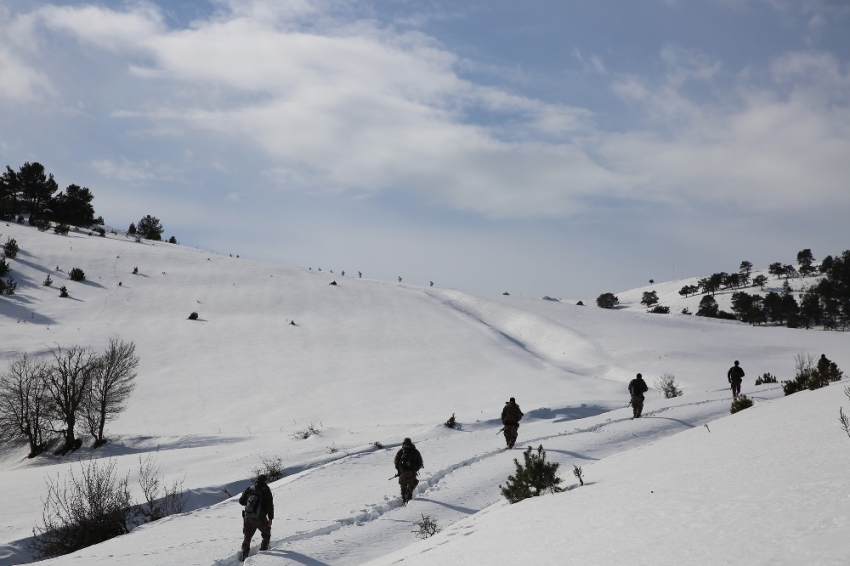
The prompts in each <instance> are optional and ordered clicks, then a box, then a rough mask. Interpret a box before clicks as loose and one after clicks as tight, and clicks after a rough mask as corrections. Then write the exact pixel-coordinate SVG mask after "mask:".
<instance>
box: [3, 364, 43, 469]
mask: <svg viewBox="0 0 850 566" xmlns="http://www.w3.org/2000/svg"><path fill="white" fill-rule="evenodd" d="M47 372H48V368H47V366H46V364H44V363H43V362H37V361H35V360H33V359H32V358H30V357H29V356H28V355H27V354H23V355H22V356H21V357H19V358H17V359H16V360H14V361H12V363H11V364H10V365H9V369H8V370H7V371H6V373H4V374H3V375H2V376H0V439H2V440H7V441H18V440H26V441H27V442H28V443H29V447H30V453H29V457H30V458H33V457H35V456H37V455H38V454H40V453H41V452H42V451H44V449H45V448H46V446H47V442H48V440H49V439H48V435H49V433H50V414H49V413H50V407H49V402H48V398H47V391H46V375H47Z"/></svg>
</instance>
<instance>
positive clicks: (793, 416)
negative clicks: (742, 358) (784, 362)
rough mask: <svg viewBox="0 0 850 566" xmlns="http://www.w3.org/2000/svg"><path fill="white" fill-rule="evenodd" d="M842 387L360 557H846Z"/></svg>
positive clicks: (622, 459)
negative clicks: (423, 538)
mask: <svg viewBox="0 0 850 566" xmlns="http://www.w3.org/2000/svg"><path fill="white" fill-rule="evenodd" d="M844 385H846V382H844V383H841V384H834V385H832V386H831V387H827V388H825V389H822V390H818V391H815V392H808V391H807V392H803V393H799V394H796V395H793V396H791V397H788V398H784V399H778V400H775V401H772V402H769V403H758V404H757V405H756V406H755V407H753V408H752V409H748V410H746V411H743V412H741V413H738V414H736V415H733V416H730V417H727V418H722V419H718V420H715V421H713V422H712V423H711V424H710V425H709V428H710V430H709V428H705V427H701V426H698V427H694V428H690V429H689V430H686V431H684V432H682V433H681V434H676V435H673V436H670V437H669V438H665V439H664V440H663V441H660V442H655V443H651V444H647V445H644V446H641V447H638V448H636V449H633V450H629V451H624V452H621V453H619V454H615V455H612V456H610V457H608V458H605V459H603V460H601V461H599V462H595V463H594V464H593V465H592V466H590V467H588V469H587V470H586V475H587V476H588V480H589V481H587V482H586V484H585V486H584V487H581V488H575V487H574V488H573V489H570V490H569V491H567V492H566V493H562V494H557V495H551V496H546V497H541V498H535V499H533V500H527V501H524V502H521V503H519V504H516V505H512V506H511V505H506V504H504V503H498V504H496V506H495V507H494V509H492V511H491V512H489V513H486V514H485V513H482V514H479V515H475V516H473V517H471V518H468V519H465V520H463V521H459V522H458V523H455V524H454V525H453V526H452V527H451V528H449V529H447V530H446V531H445V532H444V533H440V534H438V535H437V536H435V537H432V538H430V539H428V540H427V541H424V542H420V543H417V544H415V545H411V546H409V547H407V548H405V549H403V550H401V551H398V552H396V553H393V554H391V555H388V556H385V557H383V558H381V559H379V560H376V561H374V562H370V563H369V564H370V566H383V565H390V564H404V565H405V566H408V565H409V566H417V565H426V564H427V565H432V564H447V563H452V564H457V565H461V566H463V565H473V564H496V565H500V564H505V565H507V564H552V563H557V564H599V565H602V566H605V565H615V564H626V563H628V564H671V565H673V564H789V565H790V564H823V565H828V564H844V563H846V559H847V554H848V550H850V544H849V543H848V542H847V537H846V532H847V528H848V526H850V498H848V497H847V496H846V483H847V482H846V478H847V470H848V465H850V439H848V438H847V435H845V434H844V432H843V431H842V430H841V429H840V428H839V427H838V424H837V419H836V417H837V414H838V407H839V406H841V405H845V406H846V405H847V404H848V400H847V398H846V397H845V395H844V391H843V386H844ZM642 424H643V423H642Z"/></svg>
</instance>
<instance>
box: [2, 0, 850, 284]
mask: <svg viewBox="0 0 850 566" xmlns="http://www.w3.org/2000/svg"><path fill="white" fill-rule="evenodd" d="M0 161H2V163H0V165H6V164H8V165H11V166H12V167H14V168H16V167H18V166H20V165H21V164H22V163H23V162H25V161H40V162H41V163H43V164H44V165H45V166H46V167H47V169H48V170H49V171H51V172H53V173H54V174H55V175H56V178H57V181H58V182H59V184H60V186H61V187H62V188H64V187H65V186H66V185H68V184H71V183H76V184H79V185H85V186H88V187H89V188H91V190H92V192H93V193H94V194H95V201H94V204H95V209H96V212H97V213H98V214H101V215H103V216H104V218H105V219H106V222H107V224H110V225H114V226H118V227H123V228H126V226H127V225H129V224H130V222H132V221H134V220H138V218H139V217H141V216H142V215H144V214H153V215H154V216H157V217H158V218H160V219H161V220H162V222H163V224H164V225H165V227H166V236H170V235H175V236H176V237H177V238H178V240H180V241H181V243H184V244H187V245H192V246H198V247H202V248H207V249H212V250H216V251H219V252H223V253H233V254H234V255H235V254H237V253H239V254H240V255H241V256H243V257H250V258H254V259H261V260H268V261H274V262H278V263H284V264H289V265H295V266H301V267H308V266H309V267H313V269H316V268H317V267H321V268H322V269H323V270H328V269H333V270H334V271H335V272H336V273H339V270H343V269H344V270H346V271H347V272H348V273H353V272H356V271H357V270H361V271H363V273H364V276H367V277H375V278H381V279H395V278H396V276H399V275H400V276H402V277H404V280H405V281H406V282H412V283H423V284H427V282H428V280H429V279H430V280H434V281H435V282H436V283H437V284H438V285H441V286H455V287H463V288H466V289H475V290H481V291H488V292H501V291H504V290H508V291H510V292H511V293H517V294H518V293H523V294H524V295H525V296H540V295H544V294H547V295H551V296H557V297H563V298H575V299H578V298H582V299H585V300H592V299H593V298H595V297H596V295H598V294H599V293H601V292H604V291H618V290H624V289H627V288H630V287H634V286H637V285H641V284H643V283H645V282H646V281H647V280H648V279H650V278H653V279H655V280H657V281H661V280H668V279H671V278H673V277H674V276H675V277H676V278H680V277H685V276H692V275H704V274H707V273H710V272H712V271H720V270H724V271H732V270H734V269H736V268H737V266H738V264H739V263H740V261H741V260H743V259H747V260H750V261H752V262H753V263H754V264H755V265H756V266H765V265H766V264H767V263H769V262H773V261H783V262H786V263H793V261H794V258H795V255H796V252H797V251H798V250H800V249H802V248H812V249H813V251H814V254H815V257H816V258H817V259H820V258H821V257H822V256H823V255H825V254H827V253H833V254H834V253H836V252H840V251H842V250H844V249H848V248H850V237H848V234H850V228H848V220H847V219H848V218H850V2H848V0H610V1H606V0H569V1H563V2H537V1H529V2H516V1H515V0H511V1H507V0H482V1H478V0H475V1H466V2H447V3H441V2H428V1H417V2H409V1H406V0H375V1H371V2H369V1H363V2H361V1H357V0H339V1H337V0H314V1H308V0H303V1H302V0H289V1H286V0H214V1H211V2H210V1H202V0H197V1H190V0H174V1H167V0H162V1H160V2H110V1H104V2H91V3H90V2H40V1H38V0H25V1H24V0H2V2H0Z"/></svg>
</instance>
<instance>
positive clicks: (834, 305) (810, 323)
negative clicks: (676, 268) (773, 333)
mask: <svg viewBox="0 0 850 566" xmlns="http://www.w3.org/2000/svg"><path fill="white" fill-rule="evenodd" d="M752 267H753V266H752V263H750V262H749V261H744V262H741V267H740V270H739V272H738V273H733V274H728V273H715V274H713V275H711V277H706V278H703V279H700V280H699V282H698V285H685V286H684V287H682V289H680V290H679V294H680V295H681V296H683V297H688V296H691V295H695V294H697V293H698V292H702V293H705V296H704V297H703V298H702V299H701V300H700V305H699V310H698V311H697V313H696V314H697V316H707V317H713V318H726V319H733V320H734V319H737V320H741V321H743V322H748V323H750V324H754V325H755V324H767V323H768V322H772V323H774V324H780V325H786V326H788V327H789V328H800V327H803V328H812V327H815V326H823V328H824V329H825V330H838V329H841V330H846V329H847V327H848V325H850V250H846V251H844V252H843V253H842V254H841V255H838V256H836V257H833V256H830V255H828V256H826V257H825V258H824V259H823V261H821V262H820V264H819V265H816V260H815V258H814V256H813V254H812V250H811V249H808V248H807V249H804V250H801V251H800V252H799V253H798V254H797V267H794V266H793V265H785V264H782V263H780V262H777V263H772V264H771V265H770V266H769V268H768V273H770V274H771V275H773V276H774V277H776V278H777V279H781V278H785V281H784V282H783V284H782V288H781V290H779V291H778V292H777V291H774V290H771V291H769V292H768V293H767V294H765V295H761V294H759V293H747V292H746V291H736V292H735V293H733V294H732V312H731V313H730V312H726V311H722V310H720V309H719V307H718V304H717V301H716V300H715V299H714V294H715V293H716V292H717V291H718V290H721V289H733V288H734V289H738V288H740V287H743V286H750V285H751V286H752V287H759V288H760V289H761V290H762V291H763V290H764V287H765V285H767V283H768V282H769V279H768V278H767V276H765V275H757V276H756V277H753V278H752V279H751V278H750V274H751V272H752ZM813 275H822V276H823V277H822V278H821V279H820V280H818V282H817V283H816V284H814V285H811V286H809V287H808V288H807V289H806V290H805V291H804V292H803V293H802V294H801V295H800V296H799V301H798V300H797V297H795V296H794V292H793V291H792V289H791V285H790V284H789V282H788V280H789V279H790V278H792V277H809V276H813Z"/></svg>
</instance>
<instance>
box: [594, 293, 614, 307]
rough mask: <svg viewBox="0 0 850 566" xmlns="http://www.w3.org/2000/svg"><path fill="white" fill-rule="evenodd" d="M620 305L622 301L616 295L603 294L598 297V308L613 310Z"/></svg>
mask: <svg viewBox="0 0 850 566" xmlns="http://www.w3.org/2000/svg"><path fill="white" fill-rule="evenodd" d="M619 304H620V299H619V297H617V296H616V295H615V294H614V293H602V294H601V295H599V296H598V297H596V306H598V307H599V308H602V309H613V308H615V307H616V306H617V305H619Z"/></svg>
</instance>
